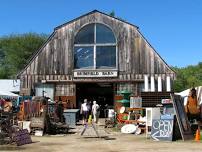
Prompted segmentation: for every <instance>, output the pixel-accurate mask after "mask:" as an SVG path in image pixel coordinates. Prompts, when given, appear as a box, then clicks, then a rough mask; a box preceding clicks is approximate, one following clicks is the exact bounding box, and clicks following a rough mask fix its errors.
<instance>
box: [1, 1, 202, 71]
mask: <svg viewBox="0 0 202 152" xmlns="http://www.w3.org/2000/svg"><path fill="white" fill-rule="evenodd" d="M94 9H97V10H99V11H102V12H105V13H109V12H111V11H112V10H114V11H115V14H116V16H119V17H121V18H123V19H124V20H126V21H128V22H130V23H132V24H135V25H137V26H138V27H139V28H140V31H141V33H142V34H143V35H144V36H145V37H146V39H147V40H148V41H149V42H150V44H151V45H152V46H153V47H154V48H155V50H156V51H157V52H158V53H159V54H160V55H161V57H162V58H163V59H164V60H165V61H166V62H167V63H168V64H169V65H171V66H178V67H185V66H187V65H196V64H197V63H198V62H202V0H73V1H72V0H1V1H0V36H4V35H9V34H19V33H26V32H36V33H46V34H51V33H52V32H53V29H54V27H56V26H58V25H60V24H63V23H65V22H67V21H70V20H72V19H74V18H76V17H79V16H81V15H83V14H85V13H88V12H89V11H92V10H94Z"/></svg>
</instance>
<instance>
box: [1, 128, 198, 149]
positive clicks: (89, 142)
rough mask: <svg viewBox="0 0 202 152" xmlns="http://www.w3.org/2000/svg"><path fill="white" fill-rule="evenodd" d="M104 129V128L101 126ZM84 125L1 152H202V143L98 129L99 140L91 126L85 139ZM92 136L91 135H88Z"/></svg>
mask: <svg viewBox="0 0 202 152" xmlns="http://www.w3.org/2000/svg"><path fill="white" fill-rule="evenodd" d="M100 128H101V127H100ZM82 129H83V127H82V126H79V127H77V128H76V129H72V130H70V133H69V134H67V135H54V136H50V135H45V136H43V137H36V136H32V141H33V143H32V144H28V145H23V146H19V147H17V146H15V145H11V146H8V145H6V146H5V145H4V146H2V145H0V151H2V152H8V151H11V152H14V151H19V152H154V151H155V152H172V151H175V152H202V142H195V141H186V142H183V141H181V140H178V141H173V142H168V141H154V140H152V139H146V137H145V134H141V135H134V134H121V133H120V132H116V131H112V130H104V128H101V129H99V130H98V132H99V134H100V135H101V136H102V137H101V138H97V137H96V136H95V133H94V134H93V133H92V128H90V127H89V129H87V131H86V132H85V133H84V135H83V136H81V135H80V132H81V130H82ZM89 133H90V134H89Z"/></svg>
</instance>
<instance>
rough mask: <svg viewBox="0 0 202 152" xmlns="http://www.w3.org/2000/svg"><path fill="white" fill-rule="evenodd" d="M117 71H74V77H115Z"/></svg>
mask: <svg viewBox="0 0 202 152" xmlns="http://www.w3.org/2000/svg"><path fill="white" fill-rule="evenodd" d="M117 76H118V73H117V71H74V77H85V78H91V77H117Z"/></svg>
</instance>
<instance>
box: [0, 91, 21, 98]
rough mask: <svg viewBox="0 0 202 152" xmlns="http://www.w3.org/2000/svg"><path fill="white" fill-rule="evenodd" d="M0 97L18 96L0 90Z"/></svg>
mask: <svg viewBox="0 0 202 152" xmlns="http://www.w3.org/2000/svg"><path fill="white" fill-rule="evenodd" d="M0 96H3V97H18V96H19V95H17V94H15V93H12V92H9V91H1V90H0Z"/></svg>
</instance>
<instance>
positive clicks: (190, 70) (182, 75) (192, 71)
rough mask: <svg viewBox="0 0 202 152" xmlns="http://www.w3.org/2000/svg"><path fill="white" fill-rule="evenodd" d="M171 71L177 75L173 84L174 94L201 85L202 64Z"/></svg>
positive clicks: (175, 68)
mask: <svg viewBox="0 0 202 152" xmlns="http://www.w3.org/2000/svg"><path fill="white" fill-rule="evenodd" d="M173 69H174V70H175V71H176V73H177V79H176V80H175V82H174V90H175V91H176V92H180V91H182V90H185V89H188V88H191V87H196V86H200V85H202V62H199V63H198V65H195V66H193V65H191V66H187V67H184V68H177V67H173Z"/></svg>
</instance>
